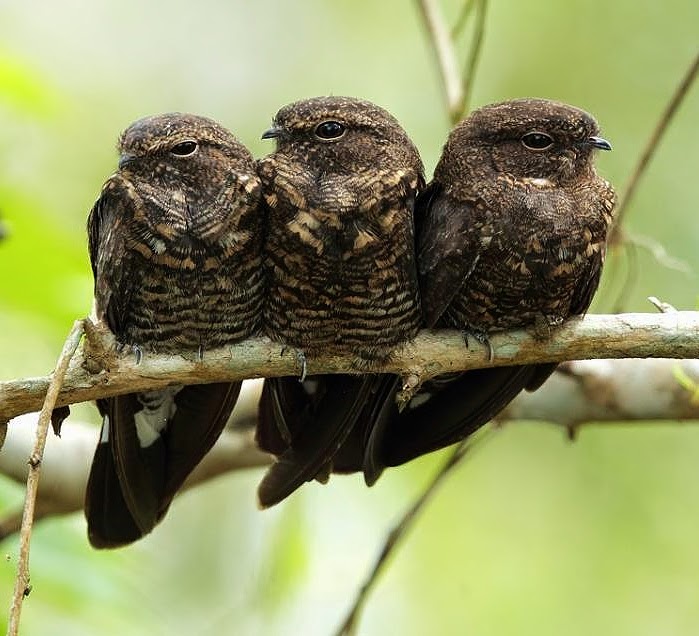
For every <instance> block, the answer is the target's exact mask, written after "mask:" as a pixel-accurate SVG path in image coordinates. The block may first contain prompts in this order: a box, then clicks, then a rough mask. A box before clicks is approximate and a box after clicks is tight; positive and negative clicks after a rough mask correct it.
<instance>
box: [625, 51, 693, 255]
mask: <svg viewBox="0 0 699 636" xmlns="http://www.w3.org/2000/svg"><path fill="white" fill-rule="evenodd" d="M697 73H699V52H698V53H697V55H696V56H695V58H694V60H693V61H692V63H691V64H690V66H689V69H688V70H687V72H686V73H685V75H684V77H683V78H682V80H681V81H680V83H679V84H678V86H677V88H676V89H675V92H674V93H673V95H672V97H671V99H670V101H669V102H668V104H667V106H666V107H665V110H664V112H663V114H662V115H661V116H660V119H659V121H658V123H657V124H656V126H655V130H653V133H652V134H651V136H650V138H649V139H648V141H647V143H646V145H645V147H644V149H643V152H642V153H641V156H640V157H639V159H638V163H637V164H636V167H635V168H634V170H633V172H632V173H631V177H630V178H629V180H628V182H627V184H626V187H625V188H624V190H623V192H622V195H621V196H620V197H619V204H618V205H617V211H616V215H615V221H614V230H615V231H618V228H620V227H621V224H622V221H623V218H624V215H625V213H626V211H627V209H628V207H629V203H630V202H631V200H632V199H633V196H634V194H635V193H636V188H637V187H638V183H639V181H640V179H641V177H642V176H643V173H644V172H645V170H646V168H647V167H648V164H649V163H650V160H651V159H652V157H653V154H654V153H655V151H656V150H657V148H658V145H659V144H660V140H661V139H662V137H663V135H664V134H665V131H666V130H667V128H668V126H669V124H670V122H671V121H672V119H673V117H674V116H675V113H676V112H677V109H678V108H679V106H680V104H681V103H682V100H683V99H684V98H685V96H686V95H687V93H688V91H689V88H690V86H691V85H692V83H693V82H694V80H695V79H696V77H697ZM612 239H614V234H613V235H612ZM612 243H614V241H613V240H612Z"/></svg>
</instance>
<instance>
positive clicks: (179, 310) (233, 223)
mask: <svg viewBox="0 0 699 636" xmlns="http://www.w3.org/2000/svg"><path fill="white" fill-rule="evenodd" d="M119 154H120V161H119V169H118V170H117V172H116V173H115V174H114V175H112V176H111V177H110V178H109V179H108V181H107V182H106V183H105V185H104V187H103V189H102V192H101V194H100V197H99V199H98V201H97V202H96V203H95V205H94V207H93V209H92V211H91V213H90V217H89V219H88V235H89V249H90V260H91V263H92V270H93V274H94V278H95V307H96V312H97V317H98V318H100V319H102V320H105V321H106V323H107V324H108V326H109V328H110V329H111V330H112V331H113V332H114V334H115V336H116V339H117V341H118V342H119V343H120V344H121V345H123V346H126V347H131V348H133V349H134V350H135V351H136V352H137V354H138V355H141V353H144V354H145V355H147V354H148V352H151V351H152V352H160V353H179V352H183V351H190V352H192V355H194V356H197V355H198V356H201V355H205V351H206V349H209V348H213V347H217V346H221V345H224V344H226V343H230V342H234V341H237V340H240V339H243V338H246V337H247V336H250V335H251V334H254V333H256V332H257V331H258V330H259V325H260V321H261V309H262V295H263V276H262V268H261V244H262V234H261V216H260V210H259V201H260V182H259V179H258V177H257V175H256V172H255V163H254V160H253V158H252V156H251V155H250V153H249V152H248V150H247V149H246V148H245V147H244V146H243V145H242V144H240V143H239V142H238V141H237V140H236V139H235V138H234V137H233V136H232V135H231V134H230V133H229V132H228V131H227V130H225V129H224V128H223V127H221V126H220V125H219V124H217V123H216V122H214V121H212V120H210V119H206V118H204V117H198V116H194V115H184V114H177V113H173V114H167V115H159V116H153V117H147V118H144V119H141V120H139V121H137V122H135V123H134V124H132V125H131V126H130V127H129V128H128V129H127V130H126V131H125V132H124V134H123V135H122V136H121V139H120V141H119ZM239 390H240V384H239V383H235V384H210V385H201V386H191V387H169V388H168V389H165V390H162V391H153V392H148V393H143V394H132V395H126V396H119V397H116V398H109V399H105V400H100V401H99V402H98V406H99V407H100V411H101V413H102V414H103V416H104V424H103V430H102V438H101V440H100V444H99V446H98V449H97V451H96V455H95V459H94V461H93V466H92V470H91V474H90V481H89V484H88V490H87V496H86V516H87V519H88V533H89V537H90V540H91V542H92V543H93V545H95V546H98V547H112V546H116V545H121V544H124V543H128V542H131V541H134V540H135V539H137V538H139V537H140V536H142V535H143V534H146V533H147V532H149V531H150V530H151V529H152V528H153V526H154V525H155V524H156V523H157V522H158V521H159V520H160V519H161V518H162V516H163V515H164V514H165V512H166V511H167V508H168V506H169V504H170V501H171V500H172V497H173V496H174V494H175V492H176V491H177V489H178V488H179V487H180V486H181V485H182V483H183V482H184V480H185V478H186V477H187V475H188V474H189V473H190V472H191V470H192V469H193V468H194V467H195V466H196V464H197V463H198V462H199V460H200V459H201V458H202V457H203V455H204V454H205V453H206V452H207V451H208V449H209V448H210V447H211V445H212V444H213V443H214V442H215V440H216V438H217V437H218V435H219V433H220V431H221V430H222V428H223V426H224V425H225V422H226V420H227V418H228V416H229V414H230V411H231V410H232V408H233V406H234V404H235V401H236V399H237V395H238V392H239Z"/></svg>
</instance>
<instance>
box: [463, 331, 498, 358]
mask: <svg viewBox="0 0 699 636" xmlns="http://www.w3.org/2000/svg"><path fill="white" fill-rule="evenodd" d="M462 334H463V337H464V344H465V345H466V348H467V349H468V348H469V346H468V338H469V336H471V337H472V338H473V339H474V340H475V341H476V342H479V343H480V344H482V345H483V346H484V347H486V348H487V349H488V362H489V363H490V362H492V361H493V360H494V359H495V350H494V349H493V345H492V343H491V342H490V338H488V334H487V333H485V332H484V331H463V332H462Z"/></svg>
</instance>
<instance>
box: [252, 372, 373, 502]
mask: <svg viewBox="0 0 699 636" xmlns="http://www.w3.org/2000/svg"><path fill="white" fill-rule="evenodd" d="M381 378H382V376H377V375H373V374H367V375H344V374H333V375H323V376H318V377H310V378H307V379H306V380H305V387H301V390H300V391H299V386H300V384H299V381H298V379H297V378H293V377H285V378H268V379H267V380H265V385H264V388H263V392H262V397H261V399H260V411H259V421H258V430H257V440H258V443H259V444H260V446H261V448H262V449H263V450H267V451H271V452H274V453H275V454H277V455H278V459H277V462H276V463H275V464H273V465H272V467H271V468H270V469H269V470H268V471H267V473H266V474H265V476H264V477H263V479H262V481H261V482H260V485H259V488H258V491H257V493H258V500H259V503H260V505H261V506H262V507H264V508H266V507H269V506H272V505H274V504H276V503H279V502H280V501H282V500H283V499H285V498H286V497H288V496H289V495H290V494H291V493H293V492H294V491H295V490H296V489H297V488H299V487H300V486H301V485H303V484H304V483H305V482H306V481H309V480H311V479H315V478H316V477H319V476H321V477H324V476H325V472H324V471H325V469H327V468H330V469H332V462H333V458H334V457H335V454H336V453H337V452H338V450H339V449H340V447H341V446H342V445H343V443H344V442H345V440H346V438H347V436H348V435H349V434H350V433H351V432H352V429H353V428H354V427H355V425H356V424H357V422H358V419H359V418H360V417H361V415H362V413H363V411H364V410H365V409H366V408H367V406H366V405H367V403H368V402H371V401H372V396H373V395H374V394H375V393H376V385H377V383H380V382H381V381H382V380H381ZM280 451H281V452H280Z"/></svg>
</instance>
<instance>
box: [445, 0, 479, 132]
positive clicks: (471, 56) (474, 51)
mask: <svg viewBox="0 0 699 636" xmlns="http://www.w3.org/2000/svg"><path fill="white" fill-rule="evenodd" d="M487 6H488V0H478V6H477V9H476V26H475V27H474V31H473V39H472V40H471V48H470V49H469V52H468V60H467V62H466V72H465V74H464V82H463V87H464V96H463V104H462V107H461V113H459V117H458V118H457V119H456V120H455V121H454V120H452V123H453V124H455V123H456V122H457V121H459V119H461V118H462V117H463V116H464V115H465V114H466V113H467V112H468V109H469V105H470V103H471V93H472V91H473V83H474V81H475V79H476V69H477V68H478V61H479V59H480V54H481V49H482V45H483V35H484V34H485V14H486V9H487Z"/></svg>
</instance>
